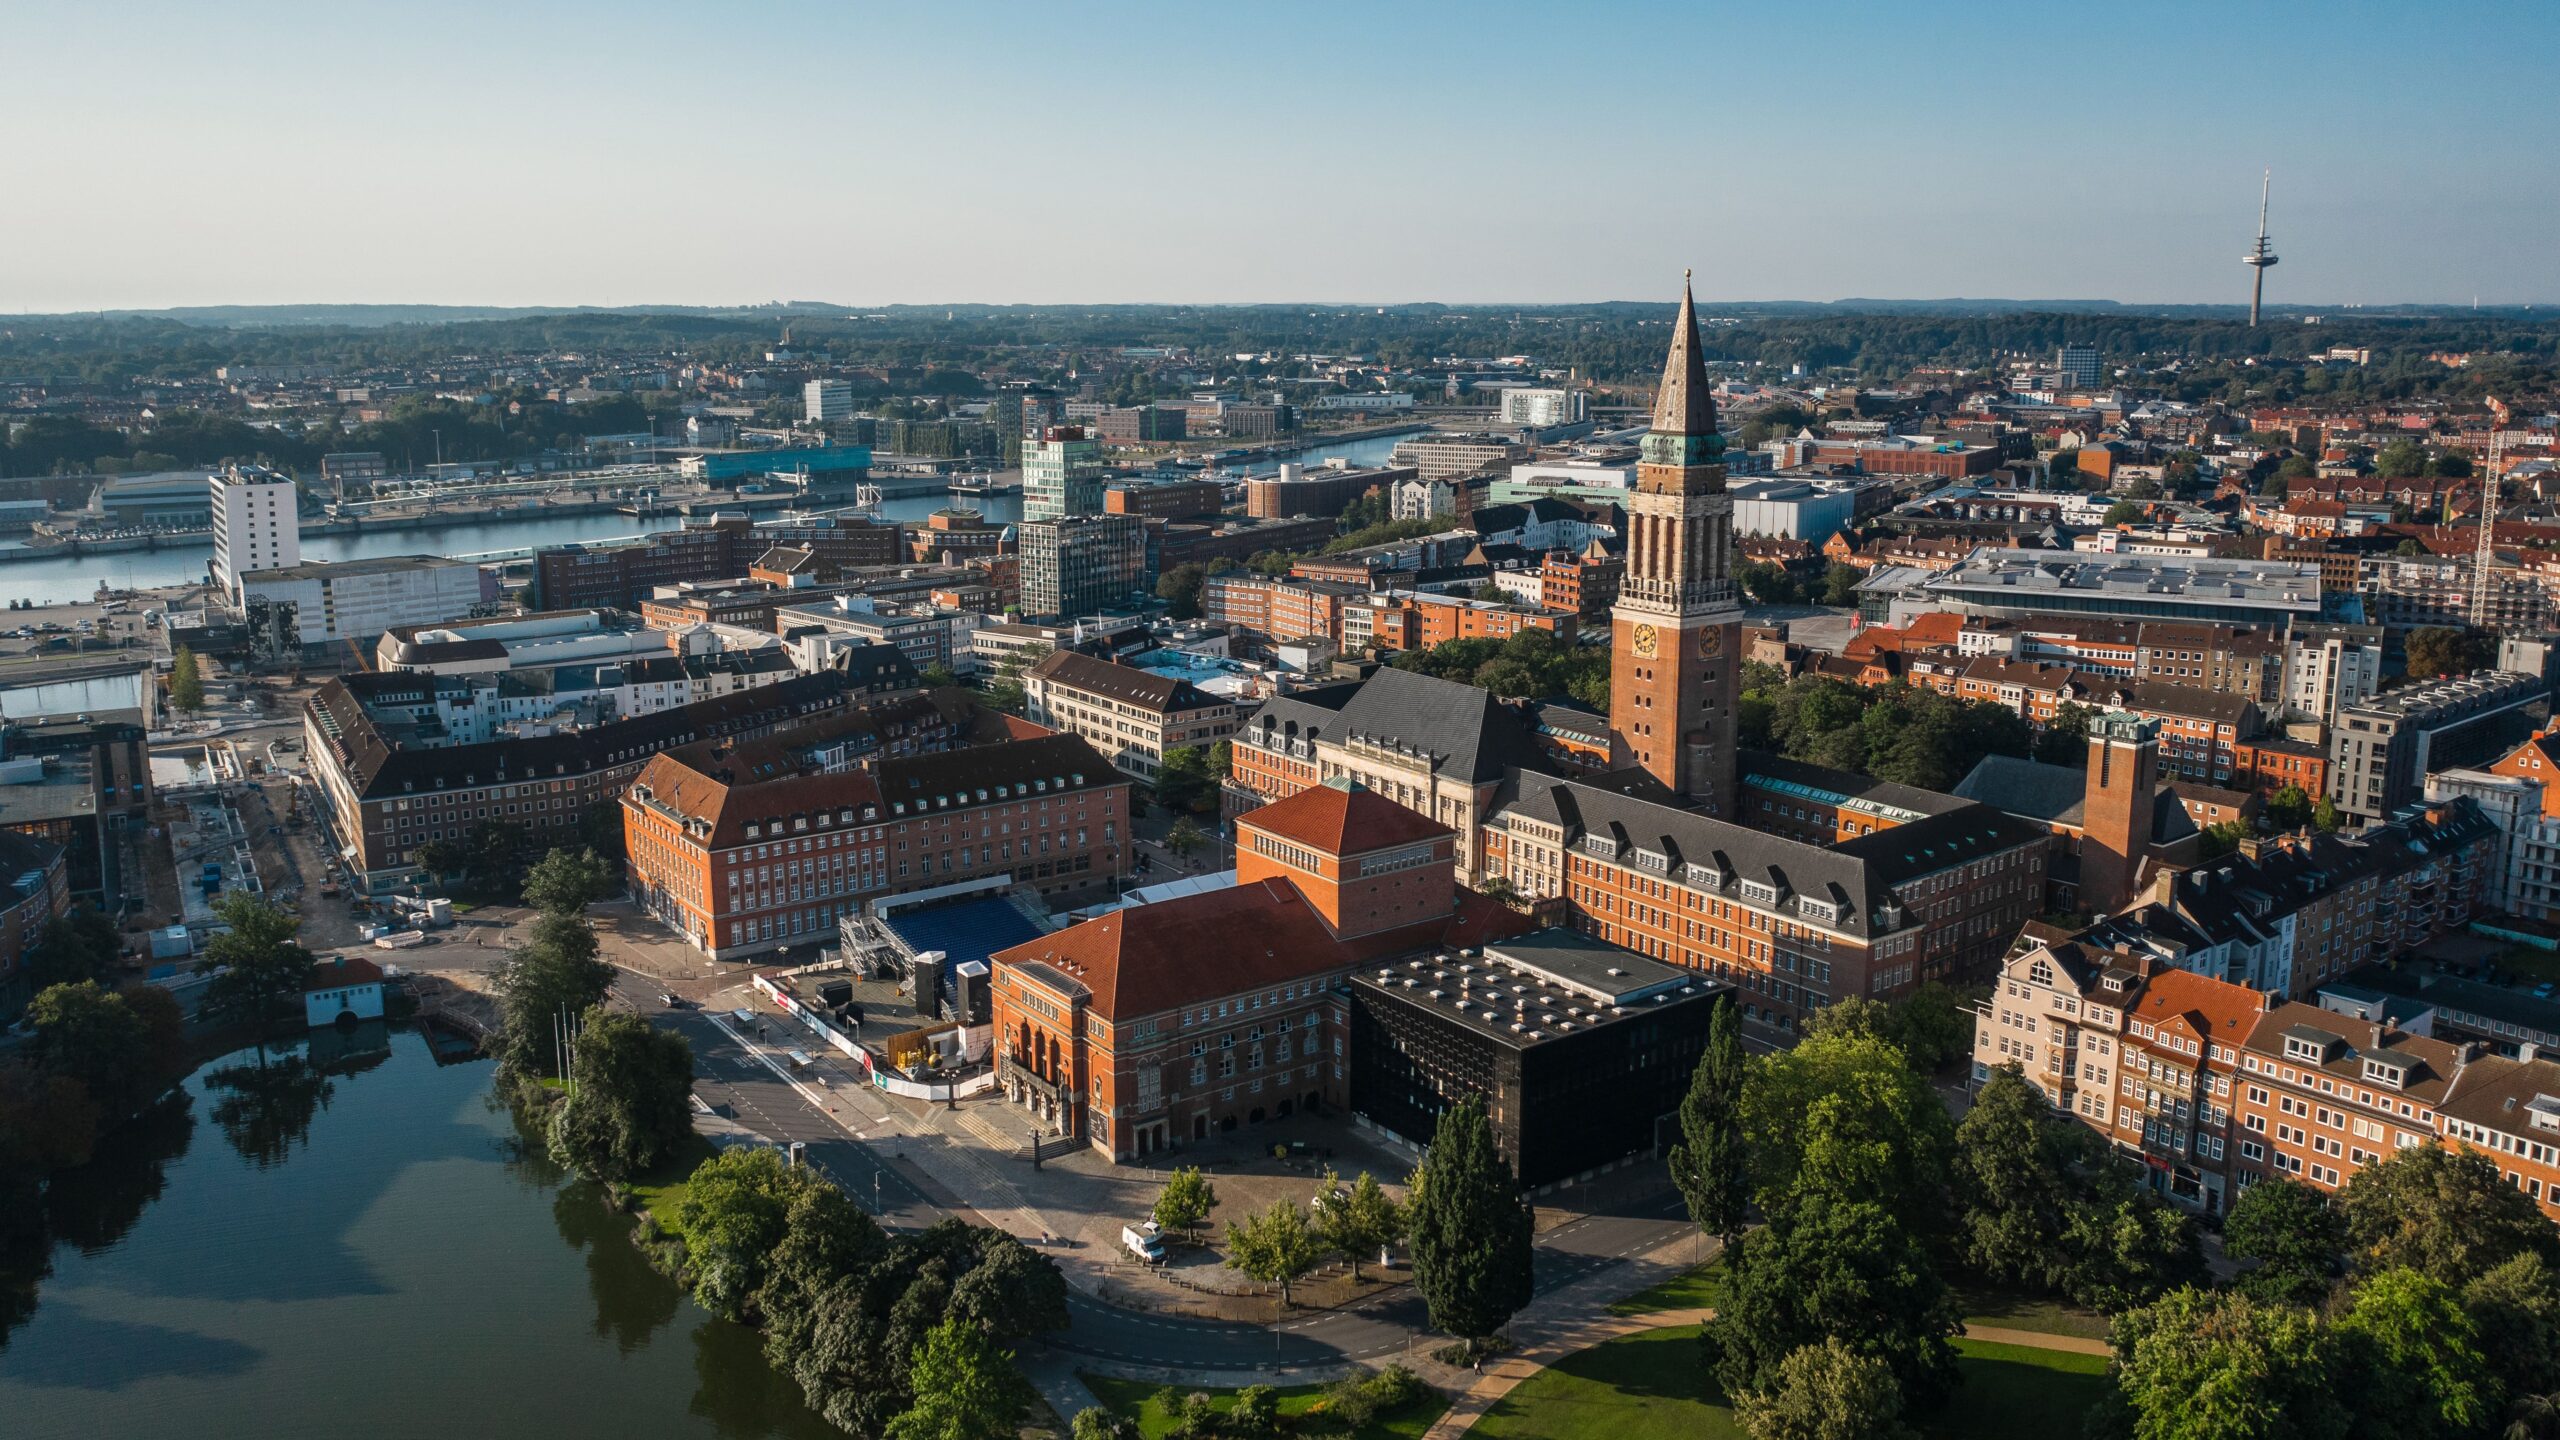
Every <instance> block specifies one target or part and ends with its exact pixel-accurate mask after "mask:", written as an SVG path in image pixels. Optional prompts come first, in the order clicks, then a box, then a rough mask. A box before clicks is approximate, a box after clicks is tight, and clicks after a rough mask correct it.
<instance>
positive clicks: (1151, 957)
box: [988, 811, 1531, 1021]
mask: <svg viewBox="0 0 2560 1440" xmlns="http://www.w3.org/2000/svg"><path fill="white" fill-rule="evenodd" d="M1255 813H1257V814H1259V813H1260V812H1258V811H1257V812H1255ZM1530 928H1531V922H1530V920H1529V918H1528V917H1527V916H1524V915H1521V914H1519V913H1517V912H1516V911H1513V910H1511V909H1509V908H1508V907H1505V906H1502V905H1497V904H1495V903H1494V902H1492V901H1490V900H1487V899H1485V898H1484V897H1483V896H1481V895H1478V894H1476V893H1475V892H1473V891H1471V890H1460V891H1458V892H1457V904H1456V913H1455V914H1452V915H1449V916H1445V917H1441V918H1438V919H1433V920H1428V921H1425V922H1422V923H1420V924H1416V925H1407V926H1402V927H1400V928H1398V929H1394V930H1384V931H1380V932H1378V933H1376V934H1374V935H1360V936H1354V937H1351V938H1348V939H1337V938H1336V937H1335V936H1334V934H1333V932H1332V931H1331V930H1329V929H1327V928H1326V927H1325V923H1324V919H1323V917H1322V916H1320V915H1318V914H1317V913H1316V910H1315V907H1314V906H1313V905H1310V904H1308V903H1307V898H1306V896H1304V895H1302V894H1300V893H1299V891H1298V887H1297V886H1295V885H1292V884H1290V883H1289V882H1288V881H1287V880H1285V879H1282V878H1280V877H1278V876H1274V877H1272V878H1270V879H1267V880H1257V881H1255V882H1254V883H1252V884H1250V885H1237V886H1232V887H1230V888H1228V889H1224V890H1211V891H1207V892H1204V893H1202V894H1198V895H1184V896H1178V897H1176V898H1174V899H1171V900H1159V901H1157V902H1156V903H1154V904H1152V905H1140V906H1136V907H1133V908H1131V909H1127V910H1114V911H1112V912H1111V913H1109V914H1107V915H1101V916H1097V917H1095V918H1094V919H1091V920H1087V921H1085V922H1084V923H1083V924H1081V925H1071V926H1069V927H1067V928H1066V929H1064V930H1061V931H1059V932H1058V933H1056V934H1054V935H1044V936H1042V937H1040V938H1039V939H1037V940H1031V941H1026V942H1024V943H1023V944H1020V945H1016V946H1014V947H1013V948H1012V949H1009V950H999V951H997V952H996V953H995V954H994V955H992V956H990V957H988V958H989V959H990V960H991V961H992V962H993V963H994V964H996V965H999V966H1002V965H1019V966H1026V967H1032V968H1031V969H1030V971H1029V973H1030V975H1031V977H1032V978H1034V979H1036V980H1038V981H1039V982H1040V983H1042V984H1044V985H1051V986H1053V987H1054V988H1071V986H1075V985H1080V986H1082V987H1083V988H1084V989H1085V990H1086V991H1088V992H1089V993H1090V994H1091V995H1092V997H1093V999H1092V1002H1091V1008H1092V1010H1093V1013H1094V1014H1096V1015H1099V1016H1101V1017H1102V1018H1103V1019H1106V1020H1113V1021H1118V1020H1131V1019H1136V1018H1137V1017H1139V1016H1142V1015H1155V1014H1161V1013H1162V1012H1164V1011H1167V1010H1173V1009H1178V1008H1180V1007H1181V1006H1183V1005H1186V1004H1190V1003H1193V1002H1196V1001H1199V1000H1204V999H1214V998H1216V997H1218V996H1221V995H1233V994H1236V993H1238V992H1240V991H1246V990H1259V989H1264V988H1267V987H1269V986H1273V985H1285V984H1288V983H1290V982H1291V981H1295V980H1304V979H1310V978H1313V977H1315V976H1319V975H1325V974H1329V973H1332V972H1334V971H1337V970H1344V969H1348V968H1350V967H1351V966H1354V965H1360V964H1365V963H1367V962H1369V961H1371V960H1377V959H1382V958H1384V957H1387V956H1391V955H1402V954H1406V953H1409V952H1411V951H1416V950H1427V949H1433V948H1436V947H1447V946H1470V945H1483V944H1485V943H1487V942H1489V941H1494V940H1500V939H1503V938H1504V937H1506V936H1510V935H1516V934H1519V933H1521V932H1523V931H1525V930H1528V929H1530ZM1211 936H1214V937H1216V939H1215V940H1214V941H1208V940H1207V937H1211ZM1043 971H1046V972H1047V973H1046V974H1043V973H1041V972H1043ZM1053 976H1054V977H1058V978H1057V979H1054V980H1053V979H1052V977H1053Z"/></svg>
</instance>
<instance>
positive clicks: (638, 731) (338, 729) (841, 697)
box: [311, 671, 851, 800]
mask: <svg viewBox="0 0 2560 1440" xmlns="http://www.w3.org/2000/svg"><path fill="white" fill-rule="evenodd" d="M850 688H851V687H850V686H849V685H848V684H847V681H846V677H845V676H844V674H843V673H842V672H839V671H822V672H820V673H818V674H816V675H807V676H802V677H800V678H799V679H795V680H783V681H779V682H777V683H775V684H771V685H760V686H757V687H756V688H754V689H752V690H741V691H738V692H737V693H735V694H730V695H720V696H715V697H713V698H711V699H709V700H700V701H696V702H694V703H693V704H691V705H681V706H678V707H676V708H675V709H673V710H662V711H659V712H657V713H655V714H651V715H640V716H635V717H633V718H631V719H628V720H616V721H613V722H611V723H609V724H604V725H597V726H594V727H592V728H590V729H585V730H573V731H567V732H563V733H561V734H557V735H543V736H537V737H534V738H532V739H522V740H489V741H483V742H480V743H478V744H472V745H449V746H444V747H440V748H434V749H423V748H422V749H409V748H403V747H401V746H399V745H397V744H395V743H394V742H392V741H391V740H389V739H387V738H386V737H385V736H384V735H383V733H382V730H381V728H380V727H379V726H377V725H375V724H374V721H373V717H372V716H370V715H368V714H366V713H365V709H364V706H363V704H362V703H361V702H360V701H359V700H358V698H357V694H356V692H355V690H354V689H352V688H350V687H349V685H348V684H347V683H346V681H345V680H343V679H339V680H331V681H330V682H329V683H327V684H326V685H323V686H321V687H320V692H319V693H318V694H316V695H314V696H312V697H311V709H312V711H313V712H314V715H315V718H316V719H317V720H318V722H319V728H320V730H321V731H322V733H323V734H324V735H326V736H327V737H328V738H329V743H330V744H331V746H332V747H333V748H334V749H335V750H336V751H337V752H338V757H339V759H340V761H341V762H342V764H343V765H344V767H345V769H346V773H347V780H348V784H349V785H350V787H351V788H352V789H353V790H354V791H355V794H356V797H357V798H358V799H359V800H373V799H379V798H381V797H383V796H386V795H398V794H404V793H410V792H423V791H431V790H441V789H448V788H452V787H455V786H478V785H495V784H505V783H512V782H517V781H526V780H535V779H546V778H551V777H556V776H573V775H586V774H590V773H592V772H595V771H598V770H609V769H612V768H615V767H616V766H620V765H627V764H637V763H639V762H640V761H643V760H646V759H648V758H649V757H650V756H652V755H655V754H657V753H658V752H660V751H662V750H669V749H673V748H674V747H676V746H678V745H688V744H691V743H692V742H694V741H696V740H703V739H708V738H710V737H712V736H715V735H736V734H743V733H748V732H753V731H761V730H770V729H773V728H775V727H777V726H781V725H786V724H790V723H792V722H794V721H796V720H799V719H802V718H805V717H807V716H810V715H814V714H818V713H821V712H823V711H827V710H831V709H835V708H838V707H840V706H842V705H843V704H844V703H845V698H846V695H847V693H848V691H849V690H850Z"/></svg>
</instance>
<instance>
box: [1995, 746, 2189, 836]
mask: <svg viewBox="0 0 2560 1440" xmlns="http://www.w3.org/2000/svg"><path fill="white" fill-rule="evenodd" d="M2088 786H2089V772H2087V771H2085V770H2075V769H2073V768H2071V767H2070V766H2068V765H2048V764H2046V763H2045V762H2043V761H2041V760H2020V759H2018V758H2017V757H2015V756H2011V755H1985V756H1983V757H1982V759H1981V760H1980V761H1978V762H1977V763H1976V764H1975V765H1974V767H1973V772H1972V773H1971V774H1969V775H1967V776H1965V777H1964V779H1962V780H1960V781H1958V782H1957V783H1956V791H1955V793H1956V794H1957V795H1959V796H1961V797H1962V798H1964V799H1967V800H1978V801H1980V802H1982V803H1983V804H1985V805H1988V806H1990V807H1992V808H1993V809H1995V810H1999V811H2001V812H2003V813H2005V814H2010V815H2015V816H2018V817H2019V818H2021V819H2025V820H2038V821H2042V822H2043V823H2045V824H2048V825H2069V826H2074V827H2077V826H2079V825H2081V824H2083V823H2084V822H2085V821H2086V820H2087V818H2088V817H2087V813H2086V810H2087V805H2088ZM2195 833H2196V822H2195V819H2194V817H2192V816H2190V815H2188V814H2187V807H2186V806H2185V805H2183V804H2181V803H2179V800H2178V792H2177V791H2176V790H2174V789H2173V788H2171V786H2170V785H2169V784H2167V783H2163V784H2161V785H2159V786H2157V787H2155V788H2154V789H2153V790H2152V792H2151V843H2152V844H2154V845H2167V844H2171V843H2173V842H2176V841H2179V840H2184V839H2185V838H2187V837H2188V836H2190V835H2193V834H2195Z"/></svg>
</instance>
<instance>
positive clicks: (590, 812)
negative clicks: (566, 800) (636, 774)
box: [578, 805, 629, 893]
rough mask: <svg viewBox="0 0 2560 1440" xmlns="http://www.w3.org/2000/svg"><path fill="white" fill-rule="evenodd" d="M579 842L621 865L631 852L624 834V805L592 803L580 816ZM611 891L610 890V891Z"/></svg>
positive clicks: (608, 861)
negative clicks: (625, 841)
mask: <svg viewBox="0 0 2560 1440" xmlns="http://www.w3.org/2000/svg"><path fill="white" fill-rule="evenodd" d="M578 843H579V844H581V845H583V846H585V847H586V848H588V849H589V850H593V851H594V852H596V853H597V854H598V855H601V856H603V857H604V859H605V862H606V863H607V864H609V865H613V866H616V867H619V866H620V865H621V863H622V861H623V859H624V857H625V856H626V855H627V854H628V853H629V852H628V851H627V850H626V849H625V848H624V842H623V835H622V807H621V806H619V805H590V806H588V807H587V808H586V810H585V811H584V812H583V813H581V814H580V815H579V816H578ZM608 893H610V892H608Z"/></svg>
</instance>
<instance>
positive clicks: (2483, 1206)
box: [2337, 1145, 2560, 1285]
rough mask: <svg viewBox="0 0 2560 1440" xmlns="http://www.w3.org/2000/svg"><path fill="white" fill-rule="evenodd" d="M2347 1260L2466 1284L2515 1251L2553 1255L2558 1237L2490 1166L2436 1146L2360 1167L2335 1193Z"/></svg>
mask: <svg viewBox="0 0 2560 1440" xmlns="http://www.w3.org/2000/svg"><path fill="white" fill-rule="evenodd" d="M2337 1203H2338V1208H2339V1209H2340V1211H2341V1212H2342V1213H2343V1214H2344V1215H2345V1217H2346V1226H2347V1242H2348V1249H2349V1253H2350V1256H2351V1258H2352V1259H2353V1260H2354V1261H2355V1263H2356V1264H2357V1265H2359V1266H2362V1267H2364V1268H2366V1269H2372V1270H2384V1269H2391V1268H2394V1267H2405V1268H2407V1269H2411V1270H2415V1271H2417V1272H2419V1273H2420V1274H2422V1275H2429V1276H2433V1277H2434V1278H2436V1279H2438V1280H2441V1281H2443V1282H2444V1283H2446V1284H2448V1285H2468V1284H2469V1283H2471V1282H2472V1281H2473V1280H2475V1279H2477V1278H2479V1277H2480V1276H2481V1275H2484V1274H2486V1273H2488V1272H2489V1271H2491V1270H2494V1269H2496V1268H2497V1267H2498V1266H2500V1265H2503V1264H2505V1263H2506V1262H2507V1261H2509V1260H2512V1259H2514V1258H2515V1257H2516V1256H2518V1255H2522V1254H2527V1253H2532V1254H2537V1255H2540V1256H2542V1257H2543V1258H2545V1259H2560V1235H2555V1232H2554V1231H2553V1229H2552V1226H2551V1222H2550V1221H2548V1220H2545V1219H2544V1218H2543V1217H2542V1213H2541V1207H2539V1206H2537V1205H2535V1204H2534V1202H2533V1199H2532V1197H2530V1196H2528V1195H2526V1194H2525V1193H2524V1192H2523V1191H2521V1190H2518V1189H2517V1188H2515V1187H2514V1186H2512V1185H2510V1184H2508V1183H2507V1182H2506V1180H2505V1179H2504V1178H2503V1177H2502V1176H2500V1175H2499V1173H2498V1166H2497V1163H2496V1162H2495V1161H2493V1160H2491V1159H2490V1158H2489V1157H2487V1156H2485V1155H2482V1154H2480V1153H2478V1152H2476V1151H2471V1150H2459V1149H2452V1148H2448V1147H2445V1146H2440V1145H2420V1146H2416V1147H2414V1148H2412V1149H2408V1150H2402V1151H2400V1152H2398V1153H2397V1154H2395V1155H2393V1156H2391V1157H2390V1158H2389V1159H2387V1160H2384V1161H2383V1162H2381V1163H2380V1164H2376V1165H2367V1166H2366V1167H2364V1168H2363V1169H2362V1170H2359V1171H2357V1172H2356V1173H2355V1175H2354V1176H2352V1177H2351V1178H2349V1179H2348V1181H2347V1184H2346V1187H2345V1188H2344V1189H2342V1190H2340V1191H2339V1192H2338V1201H2337Z"/></svg>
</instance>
